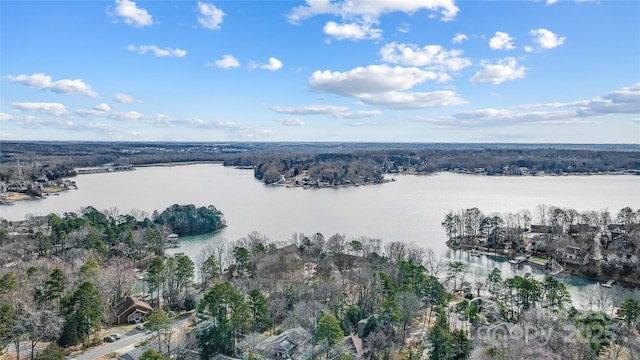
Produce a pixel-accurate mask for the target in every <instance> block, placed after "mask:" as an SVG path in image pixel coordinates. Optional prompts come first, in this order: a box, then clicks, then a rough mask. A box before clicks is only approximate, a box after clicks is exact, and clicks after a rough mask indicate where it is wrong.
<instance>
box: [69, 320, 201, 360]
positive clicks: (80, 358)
mask: <svg viewBox="0 0 640 360" xmlns="http://www.w3.org/2000/svg"><path fill="white" fill-rule="evenodd" d="M189 321H190V320H189V317H188V316H186V317H185V316H182V317H179V318H178V319H174V320H173V321H172V322H171V325H172V327H173V329H174V331H176V330H177V329H178V328H179V327H181V326H183V325H185V324H187V323H188V322H189ZM120 334H121V335H122V339H120V340H116V341H114V342H112V343H105V345H102V346H100V347H99V348H93V349H89V350H87V351H84V352H82V353H79V354H76V355H75V356H74V359H75V360H93V359H97V358H99V357H101V356H104V355H106V354H108V353H110V352H116V353H118V354H119V355H123V354H126V353H128V352H130V351H133V350H134V349H135V347H134V345H135V344H136V343H138V342H140V341H142V340H144V339H146V338H148V337H152V336H154V334H153V333H148V332H147V333H145V332H144V331H141V330H138V329H132V330H129V331H127V332H125V333H122V332H120ZM172 342H173V343H172V346H171V347H172V348H173V347H174V346H179V345H180V344H179V340H178V339H174V341H172ZM153 343H154V344H155V345H154V346H153V347H152V348H153V349H157V348H158V343H157V342H153ZM163 346H164V344H163Z"/></svg>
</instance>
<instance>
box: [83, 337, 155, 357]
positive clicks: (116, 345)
mask: <svg viewBox="0 0 640 360" xmlns="http://www.w3.org/2000/svg"><path fill="white" fill-rule="evenodd" d="M121 335H122V339H120V340H116V341H114V342H112V343H105V345H102V346H100V347H99V348H93V349H89V350H87V351H84V352H82V353H79V354H76V355H74V359H76V360H93V359H97V358H99V357H101V356H104V355H106V354H108V353H110V352H116V353H118V354H126V353H128V352H129V351H131V350H133V349H134V348H135V347H134V345H135V344H136V343H138V342H140V341H142V340H144V339H145V338H146V337H149V336H151V334H149V333H145V332H144V331H140V330H137V329H133V330H130V331H128V332H126V333H123V334H121Z"/></svg>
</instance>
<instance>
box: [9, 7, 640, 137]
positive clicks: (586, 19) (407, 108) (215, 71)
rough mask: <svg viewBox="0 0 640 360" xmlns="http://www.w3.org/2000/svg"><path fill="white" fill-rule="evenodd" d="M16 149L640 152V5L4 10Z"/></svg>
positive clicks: (34, 8) (11, 126) (58, 8)
mask: <svg viewBox="0 0 640 360" xmlns="http://www.w3.org/2000/svg"><path fill="white" fill-rule="evenodd" d="M0 14H1V19H0V20H1V21H0V22H1V25H0V27H1V29H0V30H1V36H2V38H1V43H0V50H1V52H0V71H1V81H0V86H1V88H0V90H1V94H0V106H1V108H0V139H3V140H89V141H94V140H101V141H129V140H131V141H360V142H362V141H372V142H373V141H375V142H379V141H380V142H514V143H636V144H637V143H640V21H639V19H640V2H638V1H568V0H567V1H554V0H546V1H545V0H540V1H455V0H375V1H374V0H364V1H363V0H351V1H328V0H315V1H307V2H304V1H200V2H192V1H136V2H134V1H130V0H116V1H4V0H2V1H0Z"/></svg>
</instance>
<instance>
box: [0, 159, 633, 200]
mask: <svg viewBox="0 0 640 360" xmlns="http://www.w3.org/2000/svg"><path fill="white" fill-rule="evenodd" d="M201 164H210V165H221V166H226V165H224V161H219V160H211V161H207V160H199V161H185V162H161V163H149V164H139V165H133V169H131V170H135V169H136V168H138V167H140V168H148V167H173V166H189V165H201ZM229 167H234V168H236V169H240V170H252V169H253V167H247V166H233V165H229ZM123 171H124V170H123ZM105 173H107V172H105ZM440 173H450V174H458V175H471V176H487V177H547V176H552V177H558V176H598V175H611V176H640V170H630V171H609V172H595V173H562V174H552V173H543V174H540V173H538V174H519V175H505V174H496V175H489V174H486V173H479V172H472V171H456V170H442V171H434V172H420V171H403V172H389V173H385V174H383V177H390V178H389V179H385V178H383V180H382V181H379V182H377V181H374V182H371V181H369V182H351V183H346V184H337V185H334V184H329V183H320V184H309V183H307V184H296V183H294V182H289V181H287V182H285V183H279V182H274V183H271V184H267V183H265V182H264V181H262V180H259V179H257V178H255V176H254V179H255V180H256V181H259V182H261V183H262V184H263V185H266V186H271V187H283V188H303V189H340V188H350V187H359V186H369V185H383V184H386V183H391V182H395V181H396V179H395V178H393V177H392V176H394V175H413V176H435V175H438V174H440ZM81 175H88V174H78V175H76V176H81ZM71 178H73V177H66V178H64V179H71ZM66 190H68V189H61V190H59V191H47V190H45V191H43V195H44V196H43V197H41V198H37V197H33V196H31V195H28V194H24V193H16V192H6V193H2V194H1V196H2V198H1V199H0V205H13V204H14V203H15V202H17V201H25V200H41V199H44V198H45V197H46V196H48V195H50V194H59V193H62V192H65V191H66Z"/></svg>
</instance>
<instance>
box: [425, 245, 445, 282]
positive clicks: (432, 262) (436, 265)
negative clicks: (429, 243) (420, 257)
mask: <svg viewBox="0 0 640 360" xmlns="http://www.w3.org/2000/svg"><path fill="white" fill-rule="evenodd" d="M447 266H449V260H447V258H445V257H444V256H443V255H436V253H435V251H433V249H431V248H429V249H427V251H426V254H425V257H424V267H425V268H426V269H427V271H429V274H430V275H432V276H434V277H437V278H438V277H440V274H442V272H443V271H445V270H446V269H447Z"/></svg>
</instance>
